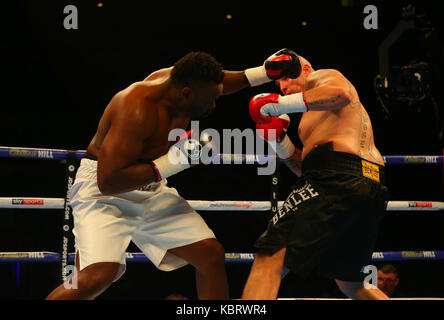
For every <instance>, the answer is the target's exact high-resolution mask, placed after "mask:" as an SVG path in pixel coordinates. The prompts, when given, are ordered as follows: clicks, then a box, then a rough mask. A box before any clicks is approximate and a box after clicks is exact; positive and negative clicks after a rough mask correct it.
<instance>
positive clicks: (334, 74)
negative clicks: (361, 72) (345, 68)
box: [307, 69, 347, 88]
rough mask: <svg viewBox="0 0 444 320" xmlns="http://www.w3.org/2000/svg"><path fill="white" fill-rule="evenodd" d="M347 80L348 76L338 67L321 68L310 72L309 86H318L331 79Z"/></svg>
mask: <svg viewBox="0 0 444 320" xmlns="http://www.w3.org/2000/svg"><path fill="white" fill-rule="evenodd" d="M336 79H337V80H341V81H343V80H347V79H346V77H345V76H344V75H343V74H342V73H341V72H340V71H338V70H336V69H319V70H316V71H313V72H312V73H310V74H309V75H308V77H307V83H308V86H309V87H312V88H314V87H317V86H319V85H321V84H323V83H325V82H327V81H330V80H336Z"/></svg>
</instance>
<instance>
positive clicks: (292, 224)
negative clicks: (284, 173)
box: [242, 49, 388, 300]
mask: <svg viewBox="0 0 444 320" xmlns="http://www.w3.org/2000/svg"><path fill="white" fill-rule="evenodd" d="M276 56H278V58H276V60H279V61H281V65H280V66H278V67H276V65H273V66H269V65H267V64H265V65H264V67H265V68H266V69H270V70H266V71H267V74H271V75H272V76H273V77H274V78H275V81H276V84H277V85H278V86H279V88H280V90H281V92H282V93H283V94H284V95H279V94H273V93H271V94H261V95H257V96H255V97H253V98H252V99H251V101H250V115H251V117H252V118H253V120H254V121H255V122H256V129H257V133H258V134H259V135H261V136H262V137H263V138H264V139H266V140H268V141H269V142H270V143H271V145H272V147H274V148H275V151H276V154H277V155H278V156H279V158H281V159H283V160H284V161H285V163H286V164H287V166H288V167H289V168H290V169H291V170H292V171H293V172H294V173H295V174H296V175H297V176H299V177H300V178H299V179H298V180H297V182H296V184H295V185H294V186H293V188H292V191H291V192H290V194H289V196H288V197H287V199H286V201H285V202H284V204H283V206H282V208H280V210H279V211H278V212H277V213H276V214H275V215H274V216H273V217H272V219H271V220H270V222H269V224H268V228H267V230H266V231H265V232H264V234H263V235H262V236H261V237H259V239H258V240H257V241H256V242H255V247H256V249H257V252H256V257H255V260H254V263H253V265H252V268H251V272H250V275H249V277H248V280H247V283H246V285H245V288H244V290H243V294H242V299H246V300H252V299H276V298H277V295H278V291H279V287H280V282H281V275H282V273H283V271H284V267H287V268H288V269H290V270H292V271H294V272H296V273H297V274H299V275H301V276H306V275H308V274H310V273H311V272H317V273H318V274H320V275H323V276H326V277H328V278H331V279H334V280H335V281H336V283H337V284H338V286H339V288H340V289H341V291H342V292H343V293H344V294H346V295H347V296H348V297H350V298H352V299H377V300H384V299H388V297H387V296H386V295H385V294H384V293H383V292H382V291H381V290H379V289H378V288H377V287H376V286H375V285H373V284H371V283H368V282H365V283H364V281H363V280H364V277H365V276H366V274H365V273H364V272H363V271H365V268H364V267H365V266H367V265H369V264H370V261H371V257H372V252H373V247H374V243H375V240H376V237H377V232H378V225H379V222H380V221H381V219H382V217H383V216H384V213H385V209H386V205H387V201H388V189H387V187H386V186H385V174H384V161H383V159H382V156H381V154H380V153H379V151H378V150H377V148H376V146H375V143H374V138H373V129H372V125H371V121H370V118H369V116H368V114H367V112H366V110H365V108H364V106H363V105H362V104H361V102H360V100H359V96H358V93H357V92H356V89H355V88H354V86H353V85H352V84H351V83H350V82H349V81H348V80H347V79H346V78H345V77H344V76H343V75H342V74H341V73H340V72H339V71H337V70H333V69H321V70H317V71H315V70H314V69H313V67H312V66H311V64H310V62H308V60H307V59H305V58H303V57H302V56H298V55H297V54H296V53H295V52H293V51H291V50H289V49H283V50H281V51H280V52H278V53H277V54H276ZM293 112H301V113H303V114H302V117H301V120H300V123H299V127H298V133H299V138H300V140H301V142H302V144H303V149H302V150H299V149H297V148H295V146H294V145H293V143H292V141H291V140H290V137H289V136H288V135H287V128H288V126H289V123H290V118H289V117H288V115H287V114H288V113H293ZM271 130H274V134H271V133H270V132H271ZM275 137H277V138H275Z"/></svg>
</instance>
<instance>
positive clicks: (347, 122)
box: [298, 70, 384, 165]
mask: <svg viewBox="0 0 444 320" xmlns="http://www.w3.org/2000/svg"><path fill="white" fill-rule="evenodd" d="M331 76H342V75H340V74H337V73H336V72H334V70H319V71H314V72H313V73H311V74H310V75H309V76H308V77H307V84H306V90H309V89H312V88H315V87H316V86H318V85H319V84H320V83H322V82H323V81H325V80H326V79H327V78H328V77H331ZM344 80H345V81H346V82H347V84H348V88H347V89H348V90H349V94H350V97H351V99H350V103H349V104H348V105H346V106H344V107H342V108H339V109H334V110H325V111H309V112H306V113H304V114H303V116H302V118H301V121H300V123H299V128H298V133H299V137H300V139H301V141H302V143H303V145H304V148H303V150H302V159H303V158H304V157H305V156H306V155H307V154H308V153H309V152H310V151H311V150H312V149H313V148H314V147H315V145H318V144H322V143H325V142H328V141H332V142H333V145H334V150H335V151H342V152H348V153H352V154H355V155H358V156H359V157H361V158H363V159H366V160H369V161H372V162H375V163H378V164H380V165H384V161H383V159H382V156H381V154H380V153H379V151H378V149H377V148H376V146H375V143H374V138H373V128H372V124H371V121H370V118H369V116H368V114H367V111H366V110H365V108H364V106H363V105H362V104H361V102H360V100H359V96H358V93H357V92H356V89H355V88H354V86H353V85H352V84H351V83H350V82H349V81H348V80H347V79H345V78H344ZM317 103H320V101H317ZM309 108H310V106H309Z"/></svg>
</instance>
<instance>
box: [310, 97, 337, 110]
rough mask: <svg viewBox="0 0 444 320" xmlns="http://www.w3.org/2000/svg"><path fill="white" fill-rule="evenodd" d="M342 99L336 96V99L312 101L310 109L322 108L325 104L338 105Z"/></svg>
mask: <svg viewBox="0 0 444 320" xmlns="http://www.w3.org/2000/svg"><path fill="white" fill-rule="evenodd" d="M340 99H341V96H335V97H332V98H328V99H321V100H315V101H310V102H308V108H310V107H313V106H321V105H324V104H330V103H336V102H338V101H339V100H340Z"/></svg>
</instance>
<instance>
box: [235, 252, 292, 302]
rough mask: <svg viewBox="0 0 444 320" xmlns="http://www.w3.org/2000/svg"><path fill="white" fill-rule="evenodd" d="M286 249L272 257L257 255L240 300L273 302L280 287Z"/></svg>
mask: <svg viewBox="0 0 444 320" xmlns="http://www.w3.org/2000/svg"><path fill="white" fill-rule="evenodd" d="M285 252H286V249H285V248H283V249H281V250H279V251H278V252H276V253H274V254H273V255H267V254H263V253H262V254H261V253H257V254H256V257H255V259H254V262H253V265H252V267H251V271H250V275H249V276H248V280H247V283H246V284H245V288H244V291H243V293H242V300H273V299H276V298H277V295H278V292H279V287H280V285H281V276H282V271H283V268H284V258H285Z"/></svg>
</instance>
